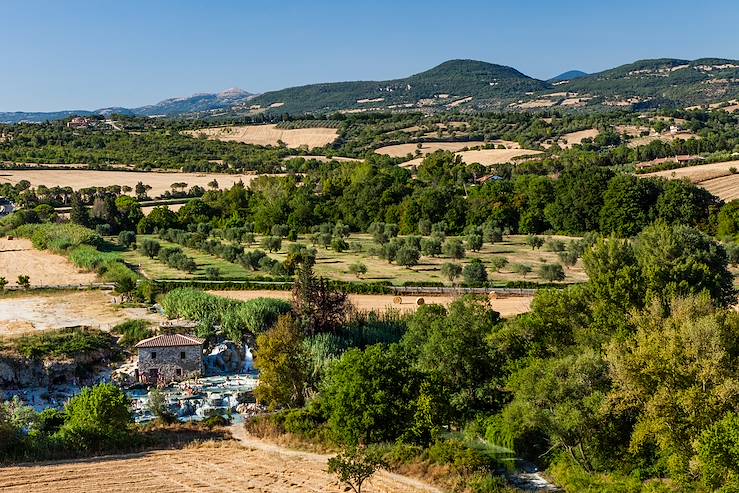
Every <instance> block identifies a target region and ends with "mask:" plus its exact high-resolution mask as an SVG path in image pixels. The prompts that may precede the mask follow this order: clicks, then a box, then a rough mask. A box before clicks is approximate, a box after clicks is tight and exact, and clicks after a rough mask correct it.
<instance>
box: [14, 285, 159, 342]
mask: <svg viewBox="0 0 739 493" xmlns="http://www.w3.org/2000/svg"><path fill="white" fill-rule="evenodd" d="M132 318H144V319H147V320H151V321H152V322H157V321H160V320H163V318H162V317H161V316H159V315H157V314H152V313H148V312H147V311H146V308H120V307H119V306H118V305H114V304H113V296H111V295H110V294H108V293H106V292H104V291H100V290H97V289H95V290H89V291H66V292H54V293H44V294H33V293H17V294H14V295H12V296H8V297H6V298H0V335H19V334H23V333H26V332H33V331H37V330H48V329H58V328H62V327H76V326H79V325H84V326H88V327H96V328H99V329H102V330H109V329H111V328H112V327H113V326H114V325H116V324H119V323H121V322H123V321H125V320H128V319H132Z"/></svg>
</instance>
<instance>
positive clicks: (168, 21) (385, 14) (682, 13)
mask: <svg viewBox="0 0 739 493" xmlns="http://www.w3.org/2000/svg"><path fill="white" fill-rule="evenodd" d="M737 26H739V2H737V1H736V0H704V1H700V2H697V1H695V0H693V1H687V0H671V1H667V0H665V1H662V0H659V1H656V0H655V1H649V0H641V1H633V0H621V1H616V2H612V1H598V0H590V1H587V2H586V1H575V0H565V1H557V0H548V1H546V0H528V1H526V0H518V1H494V0H489V1H482V0H456V1H448V0H447V1H436V0H426V1H421V0H418V1H402V0H394V1H386V0H377V1H372V2H370V1H354V0H344V1H327V0H326V1H321V0H314V1H308V0H303V1H226V0H223V1H219V0H209V1H205V0H201V1H191V0H178V1H175V0H169V1H165V0H147V1H143V0H141V1H139V0H117V1H108V0H97V1H82V0H65V1H60V0H55V1H51V0H49V1H41V0H38V1H35V0H3V1H2V5H0V50H1V51H0V111H18V110H24V111H51V110H61V109H95V108H99V107H105V106H140V105H144V104H150V103H154V102H157V101H159V100H161V99H164V98H168V97H174V96H186V95H190V94H193V93H197V92H215V91H219V90H222V89H225V88H228V87H234V86H237V87H241V88H242V89H246V90H249V91H252V92H263V91H267V90H271V89H280V88H283V87H289V86H293V85H299V84H308V83H312V82H325V81H339V80H357V79H379V80H382V79H390V78H395V77H402V76H406V75H410V74H412V73H416V72H420V71H423V70H426V69H428V68H431V67H433V66H434V65H436V64H438V63H441V62H443V61H445V60H448V59H451V58H473V59H478V60H484V61H489V62H494V63H500V64H504V65H511V66H513V67H515V68H517V69H519V70H521V71H522V72H524V73H526V74H528V75H531V76H532V77H538V78H548V77H551V76H554V75H556V74H558V73H560V72H563V71H565V70H570V69H581V70H585V71H588V72H592V71H598V70H602V69H605V68H610V67H613V66H616V65H620V64H623V63H629V62H631V61H634V60H637V59H641V58H658V57H675V58H691V59H692V58H699V57H704V56H713V57H724V58H739V35H738V34H737Z"/></svg>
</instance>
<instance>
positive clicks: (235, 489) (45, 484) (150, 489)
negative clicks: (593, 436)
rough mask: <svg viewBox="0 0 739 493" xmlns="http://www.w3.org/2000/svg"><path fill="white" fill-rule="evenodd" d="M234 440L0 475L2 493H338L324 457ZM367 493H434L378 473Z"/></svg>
mask: <svg viewBox="0 0 739 493" xmlns="http://www.w3.org/2000/svg"><path fill="white" fill-rule="evenodd" d="M246 445H247V446H241V445H239V444H238V443H237V442H235V441H228V442H215V443H211V442H207V443H204V444H200V445H198V446H193V447H189V448H185V449H181V450H160V451H154V452H147V453H139V454H127V455H120V456H106V457H97V458H92V459H84V460H77V461H67V462H56V463H49V464H40V465H27V466H14V467H5V468H0V490H2V491H3V492H9V493H27V492H34V493H58V492H78V491H79V492H82V491H86V492H106V493H133V492H136V493H180V492H188V491H199V492H221V493H239V492H246V491H255V492H263V493H281V492H311V491H313V492H327V493H342V492H344V491H345V486H344V485H342V484H339V482H338V481H337V480H336V478H335V477H334V476H333V475H330V474H329V473H328V472H326V461H327V459H328V456H324V455H319V454H310V453H305V452H297V451H292V450H287V449H284V448H282V447H277V446H269V445H267V444H264V445H262V444H261V443H259V442H256V441H254V442H253V443H252V442H248V444H246ZM362 491H365V492H366V493H391V492H397V493H421V492H439V490H438V489H436V488H434V487H432V486H427V485H425V484H424V483H421V482H419V481H416V480H413V479H410V478H404V477H402V476H397V475H395V474H390V473H386V472H380V473H379V474H377V475H376V476H375V477H374V478H372V479H371V480H369V481H368V482H367V483H365V487H363V488H362Z"/></svg>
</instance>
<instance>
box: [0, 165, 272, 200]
mask: <svg viewBox="0 0 739 493" xmlns="http://www.w3.org/2000/svg"><path fill="white" fill-rule="evenodd" d="M256 176H258V175H247V174H239V175H231V174H226V173H178V172H169V173H167V172H145V171H97V170H77V169H74V170H72V169H70V170H19V171H5V170H0V183H11V184H17V183H18V182H20V181H21V180H28V181H29V182H31V185H32V186H34V187H37V186H39V185H46V186H47V187H71V188H72V189H74V190H79V189H80V188H86V187H108V186H111V185H120V186H129V187H131V188H133V187H135V186H136V184H137V183H138V182H142V183H143V184H144V185H149V186H150V187H151V190H150V191H149V192H148V193H149V196H150V197H158V196H160V195H162V194H163V193H164V192H166V191H167V190H171V186H172V184H173V183H186V184H187V186H186V188H190V187H192V186H194V185H199V186H201V187H203V188H205V189H207V188H208V183H210V182H212V181H213V180H216V181H217V182H218V185H219V186H220V187H221V188H227V187H231V186H233V184H234V183H238V182H239V181H243V182H244V184H248V183H249V182H250V181H251V180H253V179H254V178H255V177H256Z"/></svg>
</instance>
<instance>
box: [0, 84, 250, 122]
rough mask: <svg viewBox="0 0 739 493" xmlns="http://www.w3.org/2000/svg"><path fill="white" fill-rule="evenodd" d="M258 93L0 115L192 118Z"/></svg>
mask: <svg viewBox="0 0 739 493" xmlns="http://www.w3.org/2000/svg"><path fill="white" fill-rule="evenodd" d="M253 97H254V94H252V93H250V92H247V91H244V90H242V89H238V88H232V89H227V90H225V91H221V92H219V93H213V94H211V93H205V94H194V95H192V96H189V97H182V98H171V99H165V100H164V101H160V102H158V103H156V104H152V105H147V106H141V107H138V108H122V107H110V108H101V109H98V110H95V111H89V110H66V111H56V112H22V111H17V112H5V113H2V112H0V123H18V122H32V123H37V122H43V121H47V120H62V119H64V118H69V117H70V116H75V115H76V116H88V115H106V116H107V115H111V114H123V115H132V116H133V115H135V116H167V117H174V116H180V115H190V114H198V113H209V112H212V111H217V110H230V109H232V108H234V107H235V106H238V105H241V104H245V103H246V102H247V101H249V100H250V99H251V98H253Z"/></svg>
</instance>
